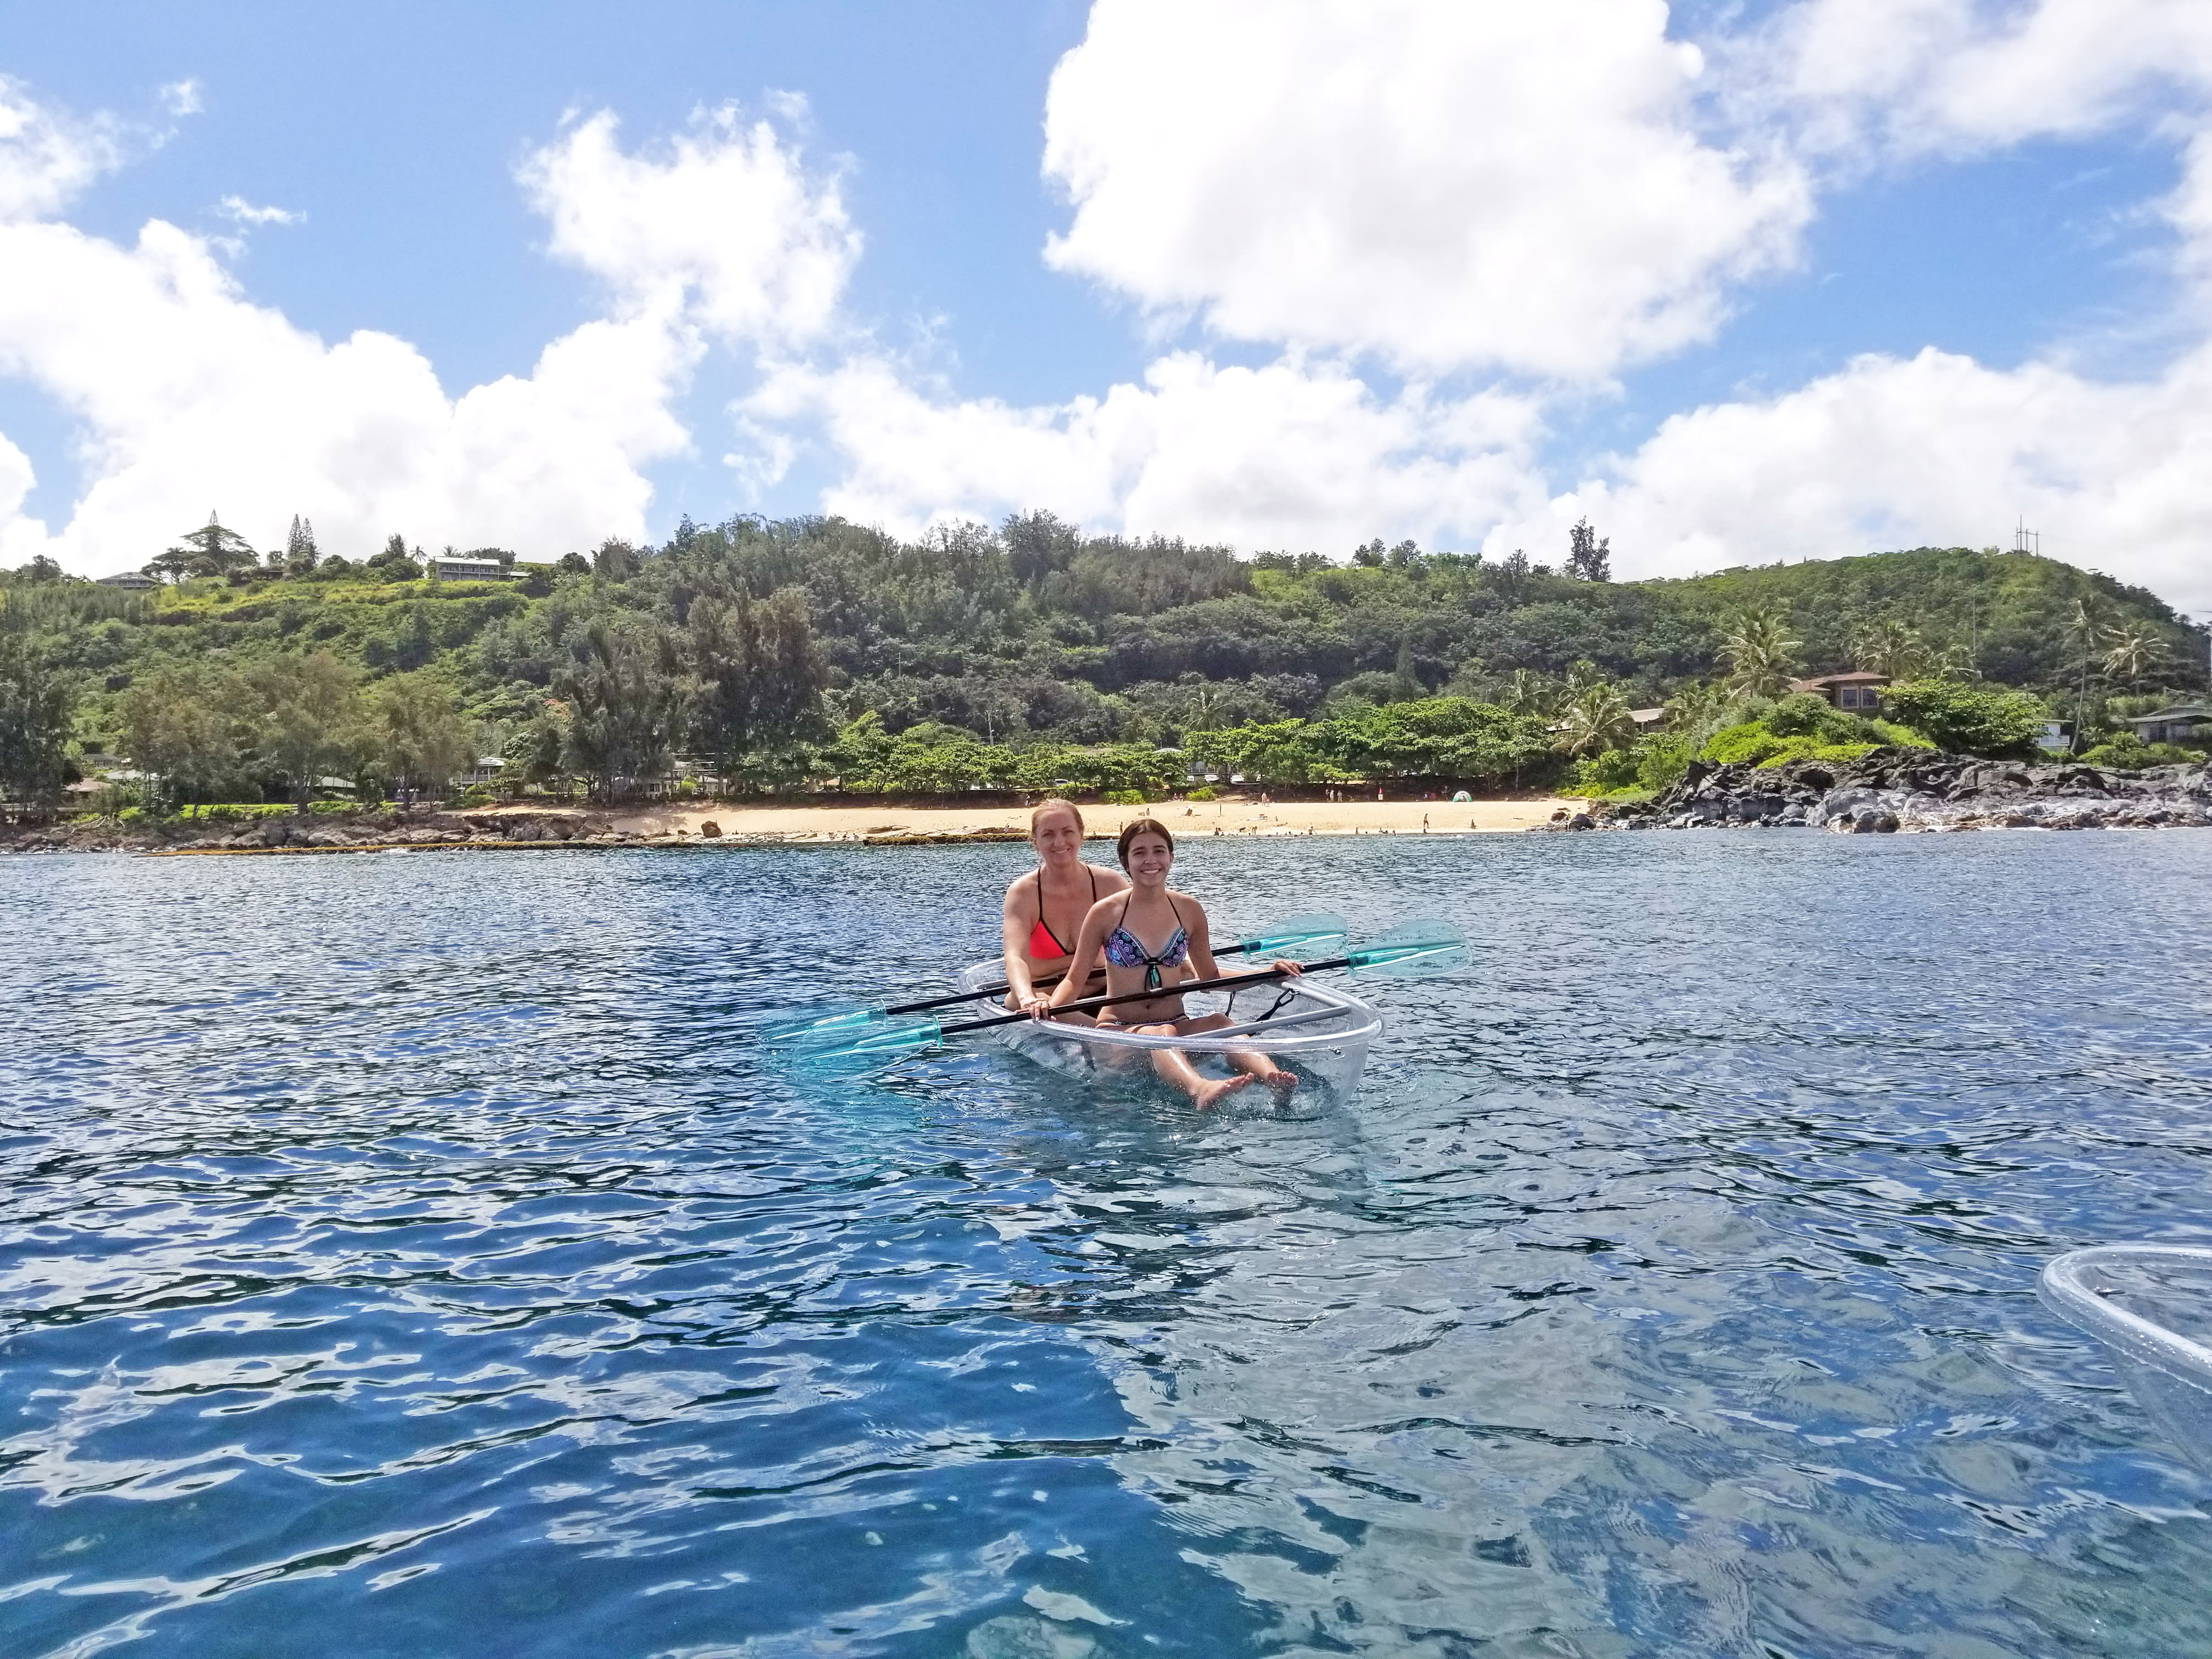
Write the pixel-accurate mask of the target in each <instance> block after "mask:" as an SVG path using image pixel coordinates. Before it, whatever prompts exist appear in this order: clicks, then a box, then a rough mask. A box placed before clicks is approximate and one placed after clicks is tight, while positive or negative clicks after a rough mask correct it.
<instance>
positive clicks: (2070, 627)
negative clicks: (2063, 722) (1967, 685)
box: [1930, 593, 2106, 750]
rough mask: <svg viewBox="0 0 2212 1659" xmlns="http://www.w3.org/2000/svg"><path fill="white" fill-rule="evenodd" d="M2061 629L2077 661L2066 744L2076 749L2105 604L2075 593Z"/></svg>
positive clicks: (2084, 729)
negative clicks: (2070, 731) (2070, 732)
mask: <svg viewBox="0 0 2212 1659" xmlns="http://www.w3.org/2000/svg"><path fill="white" fill-rule="evenodd" d="M2063 631H2064V634H2065V637H2066V642H2067V644H2068V645H2069V647H2071V648H2072V651H2073V653H2074V656H2075V662H2076V664H2077V673H2076V677H2075V693H2074V735H2073V738H2071V740H2070V741H2069V744H2068V745H2067V746H2068V748H2069V750H2078V749H2080V748H2081V740H2082V738H2083V736H2084V735H2085V734H2086V733H2087V731H2088V727H2089V676H2090V662H2091V659H2093V657H2094V656H2095V655H2096V654H2097V651H2098V647H2100V646H2101V645H2102V644H2103V643H2104V642H2105V635H2106V623H2105V607H2104V606H2103V605H2102V604H2100V603H2099V602H2098V601H2096V600H2095V599H2092V598H2091V597H2090V596H2089V595H2088V594H2086V593H2077V594H2075V596H2074V605H2073V608H2072V609H2071V610H2070V611H2068V612H2067V613H2066V625H2065V628H2064V630H2063ZM1930 735H1933V734H1932V733H1931V734H1930Z"/></svg>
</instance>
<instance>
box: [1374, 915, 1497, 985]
mask: <svg viewBox="0 0 2212 1659" xmlns="http://www.w3.org/2000/svg"><path fill="white" fill-rule="evenodd" d="M1467 961H1468V953H1467V935H1466V934H1465V933H1462V932H1461V931H1460V930H1459V929H1458V928H1456V927H1453V926H1452V925H1451V923H1449V922H1448V921H1406V922H1401V923H1399V925H1398V926H1397V927H1393V928H1392V929H1391V930H1390V931H1389V933H1384V934H1383V935H1381V936H1380V937H1379V938H1377V939H1376V940H1375V942H1374V943H1373V944H1372V945H1368V946H1367V947H1366V948H1365V949H1364V950H1359V951H1352V953H1351V955H1350V957H1349V958H1348V959H1347V964H1346V965H1347V966H1349V967H1351V968H1352V969H1353V970H1354V971H1355V972H1358V971H1360V970H1363V969H1364V971H1366V972H1368V973H1370V974H1388V975H1391V976H1392V977H1394V978H1399V979H1422V978H1425V977H1427V976H1428V975H1431V974H1449V973H1450V972H1452V971H1453V970H1454V969H1460V968H1464V967H1466V966H1467Z"/></svg>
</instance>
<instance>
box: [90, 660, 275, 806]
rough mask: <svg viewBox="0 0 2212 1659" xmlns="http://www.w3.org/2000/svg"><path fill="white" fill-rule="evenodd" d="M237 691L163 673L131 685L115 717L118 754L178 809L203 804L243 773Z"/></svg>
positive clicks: (200, 676) (217, 679)
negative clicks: (119, 729)
mask: <svg viewBox="0 0 2212 1659" xmlns="http://www.w3.org/2000/svg"><path fill="white" fill-rule="evenodd" d="M240 691H241V689H240V686H239V685H238V684H237V682H236V681H235V680H234V679H233V678H229V677H228V676H223V675H216V674H210V673H205V672H201V671H194V670H191V669H185V668H165V669H161V670H158V671H155V672H154V673H152V674H149V675H146V676H143V678H139V679H137V680H134V681H133V682H132V683H131V688H130V690H127V691H125V693H124V694H123V698H122V702H121V704H120V705H119V707H118V711H117V712H118V714H120V715H121V717H122V721H123V744H124V752H125V754H127V755H129V756H130V757H131V759H132V760H133V761H134V762H136V763H137V766H138V769H139V770H141V771H143V772H149V773H152V774H153V775H155V776H156V777H158V778H160V779H161V782H162V784H163V785H164V787H166V789H167V793H168V794H169V795H170V797H171V798H172V799H173V800H175V801H177V802H179V803H184V802H193V801H203V800H206V799H209V798H210V796H212V795H214V793H215V792H216V790H217V789H219V788H220V787H222V786H223V785H224V784H226V783H228V782H230V781H233V780H234V779H235V778H236V777H237V775H238V774H239V773H240V771H241V770H242V769H243V763H244V750H243V747H242V742H243V740H244V739H245V738H248V737H250V735H251V734H250V733H249V732H244V731H242V729H241V725H240V720H239V716H238V710H239V708H240V702H241V701H242V698H241V695H240Z"/></svg>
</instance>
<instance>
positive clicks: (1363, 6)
mask: <svg viewBox="0 0 2212 1659" xmlns="http://www.w3.org/2000/svg"><path fill="white" fill-rule="evenodd" d="M1667 22H1668V13H1667V9H1666V7H1665V6H1664V5H1663V4H1662V3H1660V0H1550V3H1547V4H1543V5H1521V6H1514V5H1492V4H1464V5H1460V4H1454V5H1437V4H1429V3H1422V0H1317V3H1313V4H1306V5H1298V6H1293V7H1285V6H1280V5H1275V4H1270V3H1267V0H1098V3H1097V5H1096V6H1095V7H1094V8H1093V9H1092V12H1091V26H1090V31H1089V33H1088V36H1087V37H1086V39H1085V40H1084V42H1083V43H1082V45H1081V46H1078V47H1077V48H1076V49H1075V50H1073V52H1069V53H1068V54H1067V55H1066V58H1063V59H1062V60H1061V62H1060V65H1059V67H1058V69H1057V70H1055V71H1054V76H1053V78H1052V85H1051V91H1050V94H1049V97H1048V102H1047V106H1046V138H1045V152H1044V165H1045V170H1046V172H1047V173H1048V175H1049V176H1050V177H1051V178H1052V179H1054V180H1056V181H1058V182H1059V183H1060V185H1062V186H1063V187H1064V188H1065V189H1066V191H1067V193H1068V195H1069V197H1071V198H1072V200H1073V204H1074V216H1073V220H1072V222H1070V224H1069V226H1068V228H1067V230H1066V233H1065V234H1062V235H1060V236H1057V237H1055V238H1054V239H1053V240H1052V242H1051V245H1050V248H1049V252H1048V257H1049V258H1050V259H1051V262H1052V263H1053V264H1054V265H1055V266H1057V267H1058V268H1059V269H1060V270H1066V271H1069V272H1073V273H1079V274H1081V275H1084V276H1092V277H1096V278H1097V279H1098V280H1099V281H1101V282H1103V283H1106V284H1109V286H1110V287H1112V288H1114V289H1118V290H1120V291H1121V292H1122V293H1124V294H1127V295H1130V296H1132V297H1133V298H1134V299H1135V300H1137V301H1139V302H1140V303H1141V304H1143V305H1144V306H1146V307H1151V308H1153V309H1156V310H1164V311H1170V312H1188V313H1195V314H1197V315H1198V316H1200V318H1202V319H1203V320H1204V322H1205V323H1206V325H1208V326H1209V327H1211V328H1212V329H1213V330H1215V331H1218V332H1219V333H1220V334H1222V335H1224V336H1227V337H1235V338H1238V339H1244V340H1258V341H1268V342H1283V343H1289V344H1291V345H1294V346H1303V347H1309V348H1315V349H1340V350H1348V351H1355V352H1373V353H1376V354H1377V355H1379V356H1381V357H1383V359H1386V360H1387V361H1389V362H1391V363H1392V364H1394V365H1395V366H1397V367H1399V368H1404V369H1407V370H1410V371H1414V372H1423V373H1439V372H1446V371H1449V370H1453V369H1462V368H1486V369H1502V370H1505V371H1509V372H1514V373H1520V374H1532V375H1538V376H1562V377H1583V376H1591V375H1603V374H1607V373H1609V372H1611V371H1612V370H1613V369H1614V368H1617V367H1618V366H1619V365H1620V364H1622V363H1623V362H1629V361H1632V360H1636V359H1639V358H1646V357H1650V356H1654V355H1656V354H1658V353H1661V352H1665V351H1668V350H1672V349H1676V348H1678V347H1680V346H1682V345H1685V344H1686V343H1690V342H1692V341H1696V340H1701V339H1704V338H1705V337H1708V336H1709V335H1710V334H1711V332H1712V331H1713V329H1714V327H1715V326H1716V325H1717V322H1718V321H1719V319H1720V318H1721V316H1722V314H1723V311H1724V309H1725V299H1726V294H1727V289H1728V285H1729V283H1731V282H1734V281H1737V280H1740V279H1741V278H1743V277H1745V276H1748V275H1750V274H1752V273H1753V272H1756V271H1759V270H1766V269H1770V268H1772V267H1774V266H1777V265H1779V264H1784V263H1786V262H1788V261H1789V260H1790V258H1792V256H1793V253H1794V249H1795V245H1796V233H1797V231H1798V230H1799V228H1801V227H1802V225H1803V224H1804V222H1805V221H1806V219H1807V217H1808V213H1809V210H1810V204H1809V199H1808V193H1807V190H1806V187H1805V183H1804V180H1803V178H1802V174H1801V173H1800V172H1799V170H1798V169H1797V168H1796V166H1795V165H1794V164H1793V163H1791V162H1790V161H1789V160H1788V158H1787V157H1786V156H1784V155H1781V154H1780V153H1778V152H1777V151H1775V150H1773V149H1762V150H1759V151H1758V152H1751V151H1747V150H1744V149H1725V148H1721V147H1718V146H1717V145H1715V144H1714V143H1710V142H1708V141H1707V140H1706V139H1705V138H1704V137H1701V136H1700V133H1699V130H1698V125H1697V121H1696V107H1695V106H1696V100H1697V98H1698V96H1699V82H1700V75H1701V59H1700V56H1699V52H1698V51H1697V49H1696V48H1695V47H1693V46H1689V45H1686V44H1684V43H1682V42H1680V41H1675V40H1669V39H1668V35H1667Z"/></svg>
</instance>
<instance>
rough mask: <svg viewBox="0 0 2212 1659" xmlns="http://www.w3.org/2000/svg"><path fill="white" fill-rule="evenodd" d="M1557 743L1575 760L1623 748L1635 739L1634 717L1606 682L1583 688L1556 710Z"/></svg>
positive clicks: (1612, 687) (1620, 697)
mask: <svg viewBox="0 0 2212 1659" xmlns="http://www.w3.org/2000/svg"><path fill="white" fill-rule="evenodd" d="M1557 740H1558V743H1559V747H1560V748H1562V749H1564V750H1566V751H1567V753H1569V754H1570V755H1572V756H1574V757H1576V758H1577V759H1580V758H1581V757H1583V756H1585V755H1596V754H1602V753H1603V752H1604V751H1605V750H1608V749H1620V748H1624V747H1626V745H1627V744H1631V743H1633V742H1634V741H1635V740H1636V716H1635V715H1634V714H1632V713H1631V712H1630V711H1629V707H1628V699H1627V698H1626V697H1624V696H1621V695H1620V687H1619V686H1617V685H1615V684H1613V683H1612V682H1611V681H1610V680H1606V681H1601V682H1600V683H1598V684H1595V685H1586V686H1584V687H1583V690H1581V691H1580V692H1579V693H1578V694H1577V695H1576V696H1574V697H1573V698H1572V699H1571V700H1570V701H1569V702H1567V704H1566V706H1565V708H1561V709H1560V711H1559V731H1558V733H1557Z"/></svg>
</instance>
